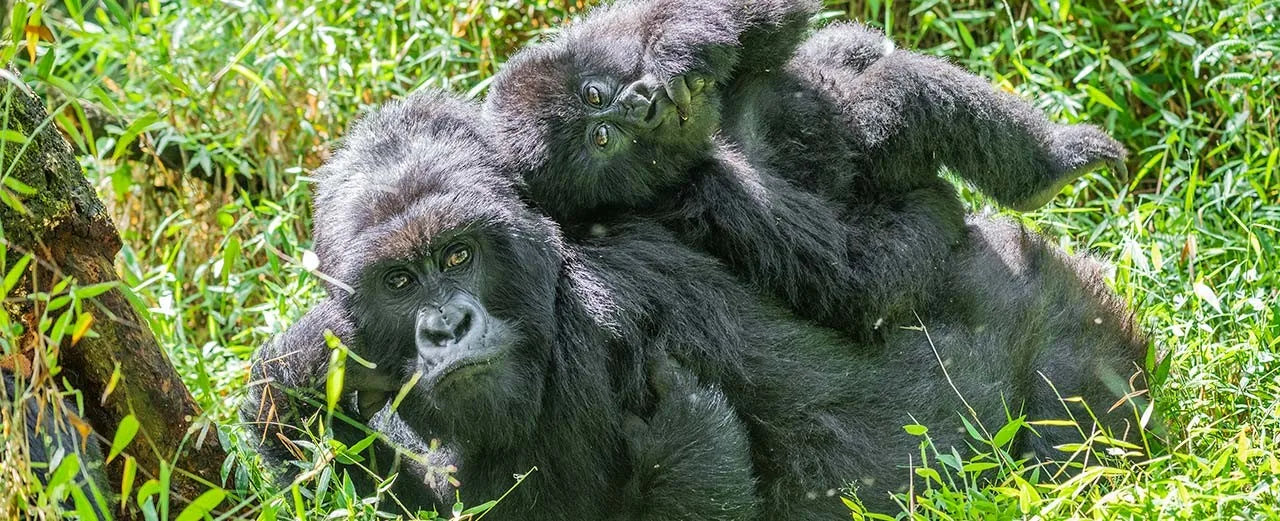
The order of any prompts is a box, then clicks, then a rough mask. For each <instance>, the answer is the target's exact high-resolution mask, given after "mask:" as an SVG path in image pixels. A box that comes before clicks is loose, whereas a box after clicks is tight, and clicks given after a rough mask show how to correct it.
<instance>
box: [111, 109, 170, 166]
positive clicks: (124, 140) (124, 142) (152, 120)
mask: <svg viewBox="0 0 1280 521" xmlns="http://www.w3.org/2000/svg"><path fill="white" fill-rule="evenodd" d="M159 121H160V114H159V113H156V112H151V113H148V114H147V115H145V116H142V117H141V118H138V119H137V120H135V121H134V122H133V123H131V124H129V128H127V129H125V131H124V133H123V134H120V138H119V139H117V140H116V145H115V151H114V152H112V153H111V160H112V161H119V160H120V158H121V157H122V156H124V153H125V152H126V151H128V150H129V145H132V144H133V141H134V140H136V139H138V135H140V134H142V133H143V132H146V131H147V129H149V128H151V126H152V125H154V124H156V123H157V122H159Z"/></svg>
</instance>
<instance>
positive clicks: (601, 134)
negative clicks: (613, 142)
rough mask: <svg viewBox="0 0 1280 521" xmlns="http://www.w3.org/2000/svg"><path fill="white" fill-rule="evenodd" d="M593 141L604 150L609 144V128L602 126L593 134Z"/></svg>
mask: <svg viewBox="0 0 1280 521" xmlns="http://www.w3.org/2000/svg"><path fill="white" fill-rule="evenodd" d="M591 137H592V140H594V141H595V142H596V146H598V147H600V148H604V147H605V146H606V145H608V144H609V126H608V125H600V126H598V127H596V130H595V131H594V132H592V133H591Z"/></svg>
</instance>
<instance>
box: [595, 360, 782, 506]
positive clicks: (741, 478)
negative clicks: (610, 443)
mask: <svg viewBox="0 0 1280 521" xmlns="http://www.w3.org/2000/svg"><path fill="white" fill-rule="evenodd" d="M652 356H653V358H654V359H655V360H653V361H652V362H650V369H649V383H650V386H651V387H652V388H653V394H654V397H655V399H654V405H653V413H652V414H651V415H650V416H649V418H648V420H647V421H646V420H645V419H642V418H640V416H637V415H635V414H632V413H630V412H626V413H624V415H625V417H624V420H623V428H624V430H625V440H626V443H627V449H628V450H629V451H630V453H631V454H630V455H631V468H632V469H633V470H632V475H631V476H630V479H629V480H628V481H627V483H626V485H624V487H623V490H622V505H623V508H622V509H621V511H622V512H623V513H624V514H623V515H622V516H620V517H618V518H617V521H641V520H645V521H649V520H652V521H666V520H670V519H705V520H725V521H729V520H737V521H742V520H751V519H755V518H756V517H757V515H756V512H758V511H759V509H760V500H759V498H758V497H757V496H756V491H755V478H754V476H753V472H752V467H751V452H750V451H751V447H750V444H749V442H748V441H747V433H746V429H745V427H744V426H743V425H742V421H741V420H740V419H738V416H737V415H736V414H735V413H734V411H733V409H732V408H731V407H730V406H729V403H728V402H727V401H726V399H725V397H724V395H723V394H722V393H721V392H720V390H719V389H717V388H715V387H710V386H703V385H699V383H698V381H697V377H696V376H694V375H693V373H691V372H689V371H688V370H686V369H685V368H683V367H680V366H679V365H677V363H676V362H675V360H673V359H671V358H670V356H668V355H667V354H664V353H654V354H653V355H652ZM688 498H699V500H698V501H689V500H688ZM708 502H710V503H713V504H714V506H713V507H709V505H708V504H707V503H708ZM712 512H715V515H710V513H712Z"/></svg>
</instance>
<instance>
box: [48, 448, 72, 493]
mask: <svg viewBox="0 0 1280 521" xmlns="http://www.w3.org/2000/svg"><path fill="white" fill-rule="evenodd" d="M78 472H80V458H79V457H78V456H76V453H74V452H72V453H69V454H67V455H66V456H64V457H63V458H62V462H61V463H58V468H56V469H53V473H52V474H49V484H48V485H47V486H46V487H45V490H48V491H49V492H48V493H49V494H52V493H53V491H54V490H56V489H57V488H58V487H60V486H62V485H64V484H67V483H70V482H71V479H72V478H74V477H75V475H76V474H77V473H78Z"/></svg>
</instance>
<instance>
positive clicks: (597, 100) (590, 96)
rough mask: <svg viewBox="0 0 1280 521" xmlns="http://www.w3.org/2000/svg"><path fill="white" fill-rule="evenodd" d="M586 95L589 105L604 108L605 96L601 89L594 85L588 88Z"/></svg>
mask: <svg viewBox="0 0 1280 521" xmlns="http://www.w3.org/2000/svg"><path fill="white" fill-rule="evenodd" d="M586 95H587V103H589V104H590V105H591V106H592V107H602V106H604V96H602V95H601V94H600V89H599V88H597V87H596V86H594V85H592V86H590V87H587V92H586Z"/></svg>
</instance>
